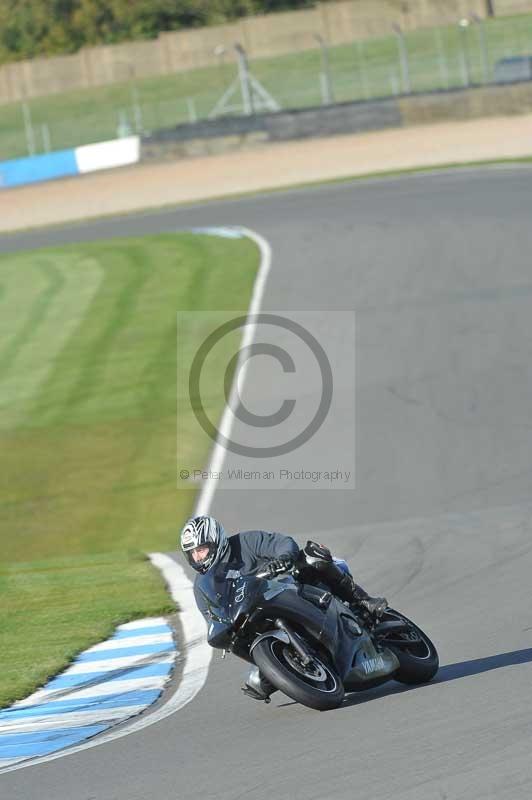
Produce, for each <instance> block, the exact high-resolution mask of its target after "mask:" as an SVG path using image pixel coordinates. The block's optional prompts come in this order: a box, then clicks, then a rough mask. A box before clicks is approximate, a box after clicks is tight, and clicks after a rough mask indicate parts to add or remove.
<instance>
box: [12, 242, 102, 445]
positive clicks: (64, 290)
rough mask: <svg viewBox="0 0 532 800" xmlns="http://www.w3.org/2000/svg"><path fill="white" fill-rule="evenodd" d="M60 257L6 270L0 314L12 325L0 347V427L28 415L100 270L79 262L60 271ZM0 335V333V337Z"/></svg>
mask: <svg viewBox="0 0 532 800" xmlns="http://www.w3.org/2000/svg"><path fill="white" fill-rule="evenodd" d="M63 266H64V265H62V264H61V259H58V260H57V263H55V264H54V263H53V262H52V261H51V260H48V259H46V258H45V259H42V260H41V259H39V258H36V259H35V264H34V266H33V268H32V269H31V270H29V275H27V274H25V272H24V270H22V271H11V276H10V285H12V286H13V291H12V292H9V293H8V296H7V297H5V298H4V299H3V300H2V301H0V316H1V317H2V319H3V320H4V324H3V331H2V333H3V335H5V333H6V327H8V328H9V327H12V335H11V336H10V337H9V336H7V337H6V338H7V341H6V343H5V346H4V347H3V348H1V349H0V427H1V428H3V429H4V430H5V429H12V428H13V427H14V426H16V425H17V424H19V423H21V422H23V421H24V420H25V419H26V418H27V416H28V410H29V407H31V405H32V403H33V401H34V398H35V395H36V393H37V391H38V389H39V386H40V384H41V383H42V382H43V381H44V380H45V379H46V376H47V374H48V373H49V371H50V370H51V369H52V368H53V365H54V361H55V358H56V357H57V355H58V353H60V352H61V350H62V348H63V346H64V344H65V342H67V341H68V339H69V338H70V336H71V334H72V333H73V331H74V330H75V328H76V327H77V326H78V324H79V322H80V320H82V319H83V317H84V315H85V312H86V309H87V308H88V306H89V305H90V303H91V301H92V298H93V297H94V294H95V292H96V290H97V288H98V285H99V283H100V281H101V278H102V270H101V269H100V267H99V266H98V265H97V264H94V263H84V264H83V265H82V268H81V269H72V270H64V269H63V268H62V267H63ZM2 338H3V337H2Z"/></svg>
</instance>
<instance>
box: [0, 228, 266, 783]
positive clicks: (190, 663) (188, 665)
mask: <svg viewBox="0 0 532 800" xmlns="http://www.w3.org/2000/svg"><path fill="white" fill-rule="evenodd" d="M216 230H217V229H216V228H211V229H209V232H212V233H213V234H214V235H216V234H215V232H216ZM218 230H220V231H221V230H224V231H225V233H220V234H219V235H227V231H233V232H234V233H235V235H240V236H242V237H246V238H249V239H251V240H252V241H253V242H255V244H256V245H257V246H258V248H259V250H260V254H261V262H260V266H259V270H258V273H257V277H256V278H255V284H254V286H253V294H252V297H251V303H250V306H249V310H248V318H249V317H251V316H254V315H256V314H258V313H259V312H260V307H261V304H262V297H263V294H264V289H265V287H266V280H267V277H268V274H269V272H270V267H271V261H272V251H271V247H270V244H269V243H268V242H267V241H266V239H264V238H263V237H262V236H260V234H258V233H256V232H255V231H252V230H250V229H248V228H243V227H234V228H225V229H218ZM255 328H256V325H255V324H249V325H246V326H245V328H244V333H243V336H242V342H241V350H242V349H243V348H244V347H246V346H247V345H249V344H251V343H252V341H253V337H254V334H255ZM245 373H246V362H244V364H241V365H237V370H236V372H235V374H237V375H238V376H239V382H240V388H241V386H242V382H243V380H244V377H245ZM235 384H236V381H234V382H233V386H232V389H231V395H230V399H229V403H228V405H226V407H225V409H224V412H223V415H222V421H221V424H220V433H221V434H222V435H224V436H227V437H229V436H230V433H231V428H232V425H233V419H234V416H233V413H232V412H231V411H230V408H231V406H232V405H233V403H234V402H235V400H236V397H235V394H234V393H235V391H236V389H237V387H236V385H235ZM224 460H225V449H224V448H223V446H222V445H221V444H220V442H219V441H217V442H216V444H215V445H214V448H213V450H212V453H211V457H210V460H209V467H208V470H209V472H210V473H213V472H214V471H216V470H221V468H222V466H223V462H224ZM215 490H216V481H214V480H209V481H206V482H205V483H204V484H203V486H202V489H201V491H200V495H199V498H198V500H197V502H196V506H195V510H194V514H208V513H209V509H210V506H211V503H212V498H213V496H214V492H215ZM150 560H151V562H152V563H153V564H154V566H156V567H157V568H158V569H160V570H161V572H162V573H163V576H164V578H165V580H166V582H167V584H168V587H169V590H170V593H171V595H172V598H173V599H174V600H175V601H176V603H177V604H178V606H179V618H180V622H181V625H182V628H183V635H184V656H185V665H184V668H183V674H182V678H181V681H180V683H179V686H178V687H177V689H176V691H175V692H174V693H173V694H172V695H170V696H169V697H168V699H167V700H166V702H165V703H164V704H163V705H161V706H159V708H156V709H154V710H153V711H152V712H151V713H150V714H144V715H140V716H139V717H138V719H136V720H134V721H133V722H131V723H130V724H128V725H127V726H124V727H122V728H121V729H118V730H111V731H108V732H106V733H101V734H100V735H98V736H96V738H94V739H89V740H86V741H84V742H83V743H82V744H78V745H75V746H72V747H68V748H67V749H64V750H61V751H59V752H56V753H50V754H49V755H46V756H40V757H37V758H31V759H25V760H23V761H19V762H15V761H12V760H9V761H8V764H7V766H3V765H2V761H3V759H1V758H0V774H3V773H5V772H14V771H15V770H18V769H23V768H25V767H31V766H36V765H38V764H44V763H47V762H49V761H54V760H55V759H56V758H64V757H65V756H68V755H72V754H74V753H79V752H81V751H83V750H87V749H89V748H91V747H97V746H99V745H101V744H106V743H107V742H111V741H114V740H116V739H121V738H122V737H123V736H129V735H130V734H131V733H136V732H138V731H141V730H143V729H144V728H147V727H149V726H150V725H154V724H155V723H157V722H160V721H161V720H163V719H165V718H166V717H169V716H170V715H171V714H174V713H175V712H176V711H179V710H180V709H181V708H183V706H185V705H187V703H190V701H191V700H193V699H194V697H195V696H196V695H197V694H198V692H199V691H200V690H201V689H202V688H203V686H204V685H205V681H206V680H207V675H208V671H209V665H210V661H211V658H212V648H211V647H210V646H209V645H208V644H207V637H206V626H205V621H204V619H203V617H202V615H201V614H200V612H199V611H198V608H197V606H196V602H195V600H194V594H193V587H192V583H191V582H190V580H189V579H188V577H187V575H186V574H185V571H184V569H183V568H182V567H181V565H180V564H178V563H177V562H175V561H174V560H173V559H172V558H170V557H169V556H167V555H164V554H163V553H152V554H151V555H150ZM158 623H159V620H157V619H144V620H138V621H136V622H133V623H126V624H125V625H122V626H120V628H121V629H130V630H134V629H135V628H136V627H137V628H146V627H149V626H150V625H157V624H158ZM124 646H126V645H125V642H124ZM167 658H170V659H172V658H173V656H169V657H167ZM115 660H118V659H109V660H107V661H105V662H85V663H84V664H83V666H84V667H86V668H87V667H89V666H90V664H93V665H94V664H96V663H98V664H100V666H101V665H102V664H103V663H105V664H106V665H109V664H110V663H111V662H112V661H115ZM164 661H165V658H162V659H161V660H160V661H159V662H158V663H164ZM140 663H142V661H141V662H140ZM80 666H81V665H80ZM72 669H73V668H72V667H70V669H69V670H68V674H72ZM83 672H89V670H88V669H84V670H83ZM22 702H23V701H22ZM109 711H111V709H110V710H109ZM84 713H90V712H84ZM32 722H35V718H34V719H33V720H32ZM45 724H46V723H45V722H43V723H42V725H45ZM5 763H6V762H5V760H4V764H5Z"/></svg>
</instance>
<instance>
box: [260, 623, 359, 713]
mask: <svg viewBox="0 0 532 800" xmlns="http://www.w3.org/2000/svg"><path fill="white" fill-rule="evenodd" d="M253 660H254V661H255V664H256V665H257V666H258V668H259V669H260V671H261V673H262V674H263V675H264V677H265V678H267V679H268V680H269V681H270V683H273V685H274V686H275V687H276V689H280V690H281V692H284V694H286V695H288V697H291V698H292V700H296V701H297V702H298V703H301V704H302V705H304V706H307V707H308V708H314V709H316V710H317V711H329V710H331V709H333V708H338V706H339V705H340V704H341V702H342V700H343V699H344V694H345V692H344V687H343V685H342V682H341V680H340V678H339V676H338V675H337V673H336V672H335V670H333V669H332V668H331V667H330V666H329V665H328V664H327V663H326V662H325V661H324V660H323V659H322V658H320V657H319V656H317V655H313V656H312V659H311V661H310V663H309V664H304V663H303V661H302V659H301V657H300V656H299V654H298V653H297V652H296V650H295V649H294V648H293V647H292V645H290V644H286V643H285V642H283V641H281V640H280V639H277V638H276V637H274V636H272V637H268V638H267V639H263V640H262V641H260V642H259V643H258V644H257V645H256V647H255V648H254V649H253Z"/></svg>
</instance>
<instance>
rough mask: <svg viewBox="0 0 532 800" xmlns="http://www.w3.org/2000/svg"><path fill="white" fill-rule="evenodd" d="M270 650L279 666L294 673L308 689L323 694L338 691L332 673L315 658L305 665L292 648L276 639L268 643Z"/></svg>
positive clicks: (335, 679)
mask: <svg viewBox="0 0 532 800" xmlns="http://www.w3.org/2000/svg"><path fill="white" fill-rule="evenodd" d="M270 650H271V653H272V655H273V656H274V658H275V659H276V661H278V662H279V664H281V666H283V667H284V668H285V669H289V670H290V671H291V672H292V673H295V674H296V675H297V677H298V678H299V679H300V680H303V681H304V683H306V685H307V686H308V687H309V688H312V689H315V690H316V691H319V692H323V693H325V694H331V693H333V692H335V691H336V690H337V689H338V680H337V678H336V677H335V675H334V673H333V672H331V670H330V669H329V667H328V666H327V665H326V664H324V663H323V661H321V660H320V659H319V658H317V657H316V656H314V657H313V658H312V661H311V663H310V664H308V665H305V664H303V662H302V661H301V659H300V658H299V656H298V654H297V653H296V651H295V650H294V649H293V648H292V647H290V646H288V645H286V644H284V642H281V641H279V640H278V639H274V640H272V641H271V642H270Z"/></svg>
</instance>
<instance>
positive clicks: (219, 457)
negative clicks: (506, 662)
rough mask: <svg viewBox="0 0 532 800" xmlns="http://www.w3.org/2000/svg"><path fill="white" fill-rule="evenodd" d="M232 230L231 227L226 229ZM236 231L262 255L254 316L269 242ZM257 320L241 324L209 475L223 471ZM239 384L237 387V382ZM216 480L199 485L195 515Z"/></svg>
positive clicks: (203, 510)
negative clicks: (238, 345)
mask: <svg viewBox="0 0 532 800" xmlns="http://www.w3.org/2000/svg"><path fill="white" fill-rule="evenodd" d="M229 230H231V229H229ZM234 230H235V231H238V232H240V233H241V234H242V236H246V237H247V238H248V239H251V240H252V241H253V242H255V244H256V245H257V246H258V248H259V250H260V255H261V263H260V267H259V271H258V273H257V277H256V279H255V285H254V286H253V294H252V296H251V303H250V304H249V310H248V319H249V318H250V317H253V316H255V315H256V314H258V313H259V312H260V307H261V305H262V297H263V295H264V289H265V288H266V280H267V278H268V275H269V272H270V268H271V263H272V249H271V247H270V244H269V242H267V241H266V239H264V238H263V237H262V236H260V235H259V234H258V233H255V231H252V230H249V228H235V229H234ZM256 327H257V326H256V323H250V324H249V325H246V326H245V327H244V333H243V335H242V342H241V344H240V355H239V358H238V362H237V365H236V368H235V375H236V376H238V378H237V379H235V380H233V385H232V386H231V393H230V396H229V402H228V403H227V405H226V406H225V409H224V412H223V415H222V420H221V422H220V427H219V429H218V436H217V438H216V443H215V445H214V448H213V450H212V453H211V458H210V461H209V467H208V472H209V474H210V475H213V474H214V473H219V472H221V471H222V467H223V463H224V461H225V454H226V450H225V447H224V446H223V445H222V444H221V441H227V440H228V439H230V437H231V430H232V427H233V422H234V419H235V416H234V414H233V412H232V411H231V409H232V408H235V407H236V405H237V401H238V391H239V388H240V390H241V389H242V385H243V382H244V380H245V376H246V372H247V368H248V365H249V359H246V358H244V353H243V351H244V349H245V348H246V347H248V346H249V345H250V344H252V342H253V338H254V336H255V329H256ZM237 384H240V387H239V386H238V385H237ZM217 483H218V481H216V480H215V479H214V478H212V477H211V478H209V479H208V480H206V481H205V483H204V484H203V485H202V487H201V490H200V494H199V497H198V500H197V502H196V506H195V508H194V516H202V515H203V514H208V513H209V509H210V507H211V503H212V498H213V496H214V492H215V491H216V486H217Z"/></svg>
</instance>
